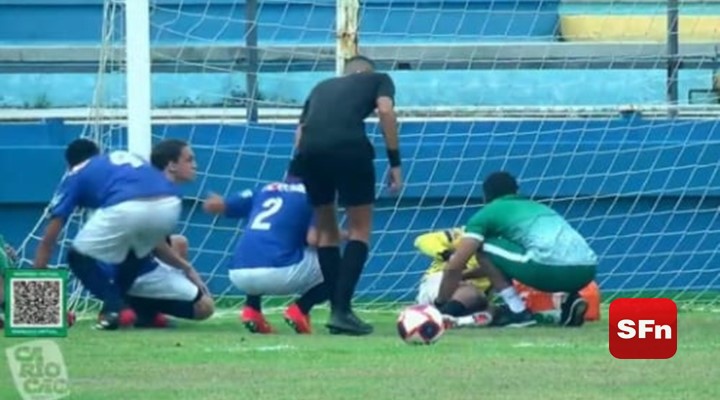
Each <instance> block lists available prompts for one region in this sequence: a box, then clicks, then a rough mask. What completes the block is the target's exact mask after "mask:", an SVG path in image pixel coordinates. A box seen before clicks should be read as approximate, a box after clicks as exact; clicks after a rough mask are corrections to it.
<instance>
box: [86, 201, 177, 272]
mask: <svg viewBox="0 0 720 400" xmlns="http://www.w3.org/2000/svg"><path fill="white" fill-rule="evenodd" d="M181 211H182V203H181V201H180V199H179V198H178V197H163V198H159V199H150V200H131V201H125V202H122V203H119V204H116V205H114V206H110V207H107V208H101V209H99V210H97V211H95V212H94V213H93V214H92V216H91V217H90V218H89V219H88V221H87V223H85V225H83V226H82V227H81V228H80V231H79V232H78V233H77V236H75V239H74V240H73V248H75V250H77V251H78V253H80V254H83V255H85V256H88V257H92V258H93V259H95V260H99V261H102V262H105V263H108V264H120V263H121V262H123V261H124V260H125V258H126V257H127V256H128V254H129V252H130V250H133V251H134V252H135V255H136V256H137V257H138V258H143V257H145V256H146V255H148V254H150V252H151V251H152V250H153V249H154V248H155V246H157V245H158V244H159V243H160V242H162V241H163V240H165V237H166V236H168V235H170V234H171V233H172V232H173V230H174V229H175V226H176V225H177V222H178V220H179V219H180V212H181Z"/></svg>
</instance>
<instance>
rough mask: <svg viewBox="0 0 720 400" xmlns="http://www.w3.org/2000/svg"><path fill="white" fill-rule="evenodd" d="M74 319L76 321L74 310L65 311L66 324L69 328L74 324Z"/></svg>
mask: <svg viewBox="0 0 720 400" xmlns="http://www.w3.org/2000/svg"><path fill="white" fill-rule="evenodd" d="M75 321H77V317H76V316H75V312H73V311H68V312H67V326H68V328H70V327H71V326H73V325H75Z"/></svg>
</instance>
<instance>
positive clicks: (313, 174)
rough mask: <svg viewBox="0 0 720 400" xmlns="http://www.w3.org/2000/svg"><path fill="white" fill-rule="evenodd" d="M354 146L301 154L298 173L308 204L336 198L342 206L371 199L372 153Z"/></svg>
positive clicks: (365, 203) (325, 201)
mask: <svg viewBox="0 0 720 400" xmlns="http://www.w3.org/2000/svg"><path fill="white" fill-rule="evenodd" d="M358 150H359V149H355V150H354V151H338V152H331V151H323V152H312V153H306V154H303V155H301V157H300V158H301V165H302V166H301V170H302V172H301V175H302V180H303V183H304V184H305V190H306V191H307V195H308V198H309V199H310V204H312V205H313V206H314V207H317V206H324V205H328V204H334V203H335V199H336V198H337V199H338V201H339V203H340V205H342V206H344V207H355V206H362V205H368V204H373V203H374V202H375V164H374V163H373V159H374V158H375V157H374V154H372V152H367V151H363V150H360V151H358ZM336 196H337V197H336Z"/></svg>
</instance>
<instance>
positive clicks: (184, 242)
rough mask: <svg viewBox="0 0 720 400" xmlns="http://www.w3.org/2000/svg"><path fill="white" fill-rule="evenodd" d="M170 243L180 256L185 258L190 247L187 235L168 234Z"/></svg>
mask: <svg viewBox="0 0 720 400" xmlns="http://www.w3.org/2000/svg"><path fill="white" fill-rule="evenodd" d="M170 244H171V246H172V248H173V249H174V250H175V251H176V252H177V253H178V254H179V255H180V257H182V258H184V259H186V260H187V258H188V248H189V247H190V244H189V242H188V239H187V237H185V236H184V235H172V236H170Z"/></svg>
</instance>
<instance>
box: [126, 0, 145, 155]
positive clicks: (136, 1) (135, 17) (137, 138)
mask: <svg viewBox="0 0 720 400" xmlns="http://www.w3.org/2000/svg"><path fill="white" fill-rule="evenodd" d="M124 4H125V13H124V20H125V32H126V36H125V43H124V45H125V46H124V48H125V90H126V93H127V95H126V108H127V146H128V150H129V151H130V152H132V153H135V154H137V155H139V156H141V157H145V158H146V159H148V160H149V159H150V152H151V149H152V75H151V73H152V61H151V57H150V0H125V2H124Z"/></svg>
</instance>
